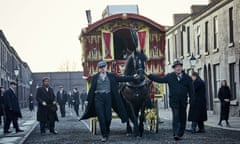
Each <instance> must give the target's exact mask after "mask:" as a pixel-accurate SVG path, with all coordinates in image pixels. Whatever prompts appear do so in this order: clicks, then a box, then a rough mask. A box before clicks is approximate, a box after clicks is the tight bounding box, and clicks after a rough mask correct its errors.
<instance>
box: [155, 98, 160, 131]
mask: <svg viewBox="0 0 240 144" xmlns="http://www.w3.org/2000/svg"><path fill="white" fill-rule="evenodd" d="M155 107H156V113H155V114H156V122H155V124H156V125H155V133H158V126H159V115H158V100H156V106H155Z"/></svg>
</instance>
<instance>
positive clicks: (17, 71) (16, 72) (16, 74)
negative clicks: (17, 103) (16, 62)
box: [14, 69, 19, 97]
mask: <svg viewBox="0 0 240 144" xmlns="http://www.w3.org/2000/svg"><path fill="white" fill-rule="evenodd" d="M14 74H15V76H16V82H17V87H16V94H17V97H18V96H19V95H18V75H19V69H15V70H14Z"/></svg>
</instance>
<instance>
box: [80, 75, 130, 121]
mask: <svg viewBox="0 0 240 144" xmlns="http://www.w3.org/2000/svg"><path fill="white" fill-rule="evenodd" d="M107 76H108V78H109V80H110V84H111V92H110V94H111V98H112V108H113V109H114V111H115V112H116V113H117V114H118V116H119V117H120V118H121V120H122V122H127V120H128V116H127V112H126V109H125V106H124V103H123V101H122V98H121V97H120V94H119V90H118V82H128V81H133V80H134V78H133V77H132V76H117V75H115V74H113V73H107ZM98 77H99V73H97V74H95V75H94V76H93V77H92V81H91V87H90V89H89V92H88V96H87V101H88V105H87V107H86V111H85V113H84V114H83V116H82V117H81V120H83V119H88V118H90V117H96V116H97V115H96V110H95V103H94V98H95V90H96V87H97V80H98Z"/></svg>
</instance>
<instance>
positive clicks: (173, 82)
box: [148, 72, 194, 108]
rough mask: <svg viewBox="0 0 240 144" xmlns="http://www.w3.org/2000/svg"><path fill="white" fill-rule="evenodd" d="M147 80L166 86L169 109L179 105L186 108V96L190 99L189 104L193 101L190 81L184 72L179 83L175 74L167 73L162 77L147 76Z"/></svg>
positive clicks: (192, 89)
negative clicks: (167, 88) (165, 84)
mask: <svg viewBox="0 0 240 144" xmlns="http://www.w3.org/2000/svg"><path fill="white" fill-rule="evenodd" d="M148 78H149V79H150V80H152V81H156V82H158V83H167V84H168V87H169V104H170V107H175V108H177V107H179V106H180V105H184V106H186V105H187V103H188V101H187V100H188V99H187V98H188V96H189V97H190V103H191V102H193V101H194V100H193V99H194V88H193V84H192V79H191V78H190V77H189V76H188V75H187V74H186V73H185V72H182V78H181V80H180V81H178V79H177V75H176V73H175V72H172V73H169V74H167V75H166V76H164V77H159V76H156V75H153V74H150V75H148Z"/></svg>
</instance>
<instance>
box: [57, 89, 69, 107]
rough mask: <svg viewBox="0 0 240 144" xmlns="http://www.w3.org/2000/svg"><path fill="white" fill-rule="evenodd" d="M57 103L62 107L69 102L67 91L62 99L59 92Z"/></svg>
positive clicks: (63, 93)
mask: <svg viewBox="0 0 240 144" xmlns="http://www.w3.org/2000/svg"><path fill="white" fill-rule="evenodd" d="M57 102H58V103H59V104H60V105H65V104H66V102H67V92H66V91H63V92H62V97H61V94H60V91H58V92H57Z"/></svg>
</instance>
